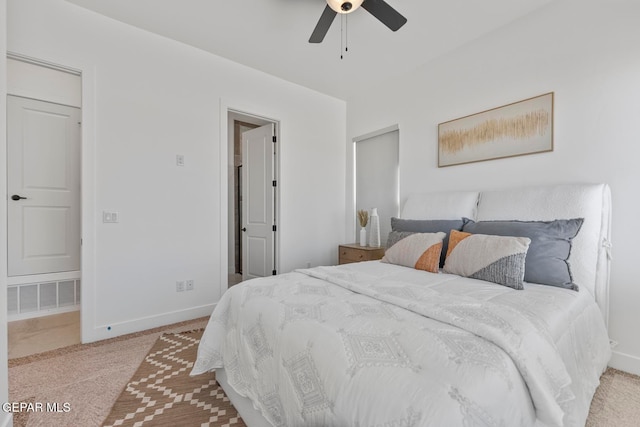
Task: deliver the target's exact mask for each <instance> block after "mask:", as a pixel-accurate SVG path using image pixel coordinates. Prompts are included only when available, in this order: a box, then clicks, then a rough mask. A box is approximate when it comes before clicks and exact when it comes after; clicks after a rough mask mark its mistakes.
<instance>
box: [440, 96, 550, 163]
mask: <svg viewBox="0 0 640 427" xmlns="http://www.w3.org/2000/svg"><path fill="white" fill-rule="evenodd" d="M546 151H553V92H550V93H546V94H544V95H539V96H536V97H533V98H529V99H525V100H523V101H518V102H514V103H512V104H507V105H503V106H501V107H497V108H493V109H491V110H487V111H483V112H481V113H476V114H472V115H470V116H465V117H461V118H459V119H455V120H450V121H448V122H444V123H440V124H439V125H438V167H444V166H453V165H459V164H463V163H472V162H481V161H484V160H492V159H501V158H504V157H513V156H522V155H525V154H533V153H542V152H546Z"/></svg>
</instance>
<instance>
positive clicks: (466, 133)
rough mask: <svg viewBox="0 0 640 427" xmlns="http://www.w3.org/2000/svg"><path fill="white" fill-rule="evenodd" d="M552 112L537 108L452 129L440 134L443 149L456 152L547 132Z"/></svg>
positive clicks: (541, 134)
mask: <svg viewBox="0 0 640 427" xmlns="http://www.w3.org/2000/svg"><path fill="white" fill-rule="evenodd" d="M550 122H551V114H549V112H548V111H544V110H537V111H533V112H531V113H527V114H523V115H519V116H516V117H513V118H507V119H489V120H486V121H485V122H483V123H481V124H479V125H477V126H474V127H472V128H470V129H462V130H450V131H446V132H443V133H442V135H441V136H440V144H441V149H442V151H445V152H448V153H455V152H457V151H460V150H462V149H463V148H464V147H466V146H469V145H475V144H485V143H487V142H491V141H496V140H499V139H505V138H509V139H512V140H516V141H517V140H522V139H529V138H531V137H532V136H535V135H539V136H543V135H544V134H545V132H547V130H548V127H549V123H550Z"/></svg>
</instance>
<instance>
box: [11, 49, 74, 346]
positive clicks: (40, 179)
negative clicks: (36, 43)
mask: <svg viewBox="0 0 640 427" xmlns="http://www.w3.org/2000/svg"><path fill="white" fill-rule="evenodd" d="M81 87H82V85H81V75H80V73H79V72H77V71H74V70H70V69H66V68H64V67H60V66H57V65H53V64H46V63H41V62H39V61H36V60H33V59H31V58H24V57H20V56H18V55H9V57H8V59H7V95H8V96H7V192H8V195H9V200H8V204H7V224H6V225H5V226H6V227H7V299H6V301H7V307H6V310H7V314H8V316H7V318H8V321H9V323H8V350H9V358H16V357H22V356H28V355H31V354H36V353H41V352H44V351H48V350H52V349H56V348H60V347H65V346H68V345H72V344H78V343H80V285H81V271H80V269H81V267H80V265H81V263H80V253H81V238H80V236H81V182H80V180H81V164H80V157H81V156H80V152H81V131H80V128H81V117H82V115H81V103H82V100H81Z"/></svg>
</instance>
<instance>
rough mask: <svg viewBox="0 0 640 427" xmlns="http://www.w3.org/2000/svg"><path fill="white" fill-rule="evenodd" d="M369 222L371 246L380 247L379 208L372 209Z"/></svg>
mask: <svg viewBox="0 0 640 427" xmlns="http://www.w3.org/2000/svg"><path fill="white" fill-rule="evenodd" d="M369 223H370V224H371V225H370V227H369V246H371V247H374V248H379V247H380V218H379V217H378V209H377V208H372V209H371V216H370V220H369Z"/></svg>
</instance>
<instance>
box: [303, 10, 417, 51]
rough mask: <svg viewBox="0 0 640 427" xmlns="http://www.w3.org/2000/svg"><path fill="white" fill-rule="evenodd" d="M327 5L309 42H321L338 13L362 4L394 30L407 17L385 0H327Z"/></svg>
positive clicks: (400, 25) (397, 28)
mask: <svg viewBox="0 0 640 427" xmlns="http://www.w3.org/2000/svg"><path fill="white" fill-rule="evenodd" d="M326 1H327V6H325V8H324V11H323V12H322V15H321V16H320V19H319V20H318V23H317V24H316V28H315V29H314V30H313V33H311V38H309V43H321V42H322V40H323V39H324V36H325V35H326V34H327V31H329V27H331V24H332V23H333V19H334V18H335V17H336V15H337V14H338V13H341V14H346V13H351V12H353V11H354V10H356V9H358V8H359V7H360V6H362V7H363V8H364V9H365V10H366V11H367V12H369V13H370V14H372V15H373V16H375V17H376V18H377V19H378V20H379V21H380V22H382V23H383V24H384V25H386V26H387V27H389V29H390V30H392V31H398V30H399V29H400V27H402V26H403V25H404V24H405V23H406V22H407V18H405V17H404V16H402V15H400V13H398V12H397V11H396V10H395V9H394V8H392V7H391V6H389V4H388V3H387V2H385V1H384V0H364V1H363V0H326Z"/></svg>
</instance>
